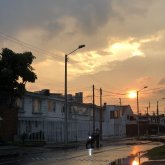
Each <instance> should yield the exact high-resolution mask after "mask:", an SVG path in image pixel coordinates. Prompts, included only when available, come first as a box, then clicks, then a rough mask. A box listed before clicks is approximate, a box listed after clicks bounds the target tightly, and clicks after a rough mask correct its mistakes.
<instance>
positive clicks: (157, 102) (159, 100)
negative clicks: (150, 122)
mask: <svg viewBox="0 0 165 165" xmlns="http://www.w3.org/2000/svg"><path fill="white" fill-rule="evenodd" d="M162 99H165V98H162ZM159 101H161V100H157V110H156V111H157V125H158V132H157V134H158V135H159Z"/></svg>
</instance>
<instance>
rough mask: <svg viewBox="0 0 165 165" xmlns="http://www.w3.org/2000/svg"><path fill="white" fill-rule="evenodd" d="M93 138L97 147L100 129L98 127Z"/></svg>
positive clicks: (98, 145)
mask: <svg viewBox="0 0 165 165" xmlns="http://www.w3.org/2000/svg"><path fill="white" fill-rule="evenodd" d="M95 139H96V147H97V148H99V147H100V131H99V129H98V128H97V129H96V133H95Z"/></svg>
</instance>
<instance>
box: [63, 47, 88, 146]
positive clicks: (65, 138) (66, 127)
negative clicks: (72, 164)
mask: <svg viewBox="0 0 165 165" xmlns="http://www.w3.org/2000/svg"><path fill="white" fill-rule="evenodd" d="M83 47H85V45H79V46H78V47H77V48H76V49H74V50H73V51H71V52H70V53H68V54H66V55H65V94H64V95H65V104H64V110H65V123H64V142H65V144H67V143H68V125H67V124H68V123H67V122H68V111H67V108H68V107H67V102H68V101H67V62H68V56H69V55H70V54H72V53H74V52H75V51H77V50H78V49H81V48H83Z"/></svg>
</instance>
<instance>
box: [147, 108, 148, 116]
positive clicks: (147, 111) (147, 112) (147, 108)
mask: <svg viewBox="0 0 165 165" xmlns="http://www.w3.org/2000/svg"><path fill="white" fill-rule="evenodd" d="M147 116H148V107H147Z"/></svg>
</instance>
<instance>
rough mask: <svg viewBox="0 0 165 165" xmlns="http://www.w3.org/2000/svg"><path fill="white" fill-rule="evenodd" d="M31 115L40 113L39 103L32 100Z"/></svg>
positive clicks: (37, 100) (36, 100)
mask: <svg viewBox="0 0 165 165" xmlns="http://www.w3.org/2000/svg"><path fill="white" fill-rule="evenodd" d="M33 113H41V101H40V100H39V99H33Z"/></svg>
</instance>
